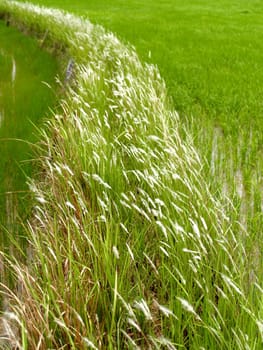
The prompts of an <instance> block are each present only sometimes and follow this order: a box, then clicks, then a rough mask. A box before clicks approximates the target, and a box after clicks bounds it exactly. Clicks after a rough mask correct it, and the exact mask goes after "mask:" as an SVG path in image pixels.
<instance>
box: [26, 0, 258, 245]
mask: <svg viewBox="0 0 263 350" xmlns="http://www.w3.org/2000/svg"><path fill="white" fill-rule="evenodd" d="M32 2H34V3H37V4H43V5H45V6H51V7H52V6H53V7H60V8H63V9H66V10H69V11H71V12H75V13H77V14H78V15H82V16H87V17H88V18H89V19H90V20H92V21H93V22H95V23H99V24H102V25H103V26H104V27H106V28H107V29H109V30H111V31H112V32H114V33H117V34H118V36H119V37H120V38H122V40H126V41H128V42H130V43H132V44H133V45H134V46H135V47H136V50H137V51H138V53H139V56H140V58H141V59H142V60H147V61H150V62H153V63H154V64H157V65H158V68H159V69H160V72H161V75H162V77H163V78H164V80H165V82H166V84H167V87H168V91H169V94H170V95H171V96H172V97H173V101H174V106H175V109H176V110H177V111H178V112H179V113H180V116H181V121H182V122H183V123H184V125H188V126H187V127H188V130H189V129H191V130H192V132H191V134H192V135H193V137H194V140H195V145H196V147H197V148H198V150H199V151H200V153H201V154H202V157H203V158H204V159H205V158H207V159H208V163H207V164H204V166H207V169H206V171H207V176H208V177H209V179H210V180H209V181H210V182H211V183H212V182H213V181H214V182H215V188H216V189H217V188H219V189H221V188H223V190H224V192H225V193H227V195H230V196H232V195H233V194H234V196H235V197H236V198H235V203H236V206H237V207H240V216H241V221H242V223H243V225H244V226H245V227H246V228H247V230H248V232H250V234H253V235H254V237H255V241H256V242H260V241H262V237H261V236H258V232H259V230H261V227H262V226H263V217H262V207H263V204H262V203H263V191H262V188H263V183H262V178H263V174H262V169H263V162H262V159H263V158H262V144H263V136H262V135H263V123H262V120H263V119H262V115H263V107H262V106H263V105H262V96H263V70H262V69H261V67H262V59H263V57H262V52H263V42H262V40H261V32H262V20H263V4H262V2H260V1H258V0H251V1H249V2H248V1H246V0H241V1H235V0H196V1H185V0H173V1H171V0H162V1H156V0H154V1H153V0H144V1H137V0H129V1H122V0H100V1H97V0H90V1H85V0H79V1H78V2H72V1H71V0H32ZM149 52H150V54H151V58H149V57H148V54H149ZM216 189H215V190H216ZM259 244H260V243H259Z"/></svg>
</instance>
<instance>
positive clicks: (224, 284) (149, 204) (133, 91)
mask: <svg viewBox="0 0 263 350" xmlns="http://www.w3.org/2000/svg"><path fill="white" fill-rule="evenodd" d="M0 4H1V3H0ZM3 4H4V5H3V7H6V8H10V7H11V8H12V3H9V2H3ZM13 11H14V13H15V14H16V17H17V18H19V17H20V18H22V19H23V20H24V21H25V22H26V24H27V25H29V26H32V25H33V26H34V27H35V28H38V30H39V28H40V29H41V30H42V31H45V29H46V28H49V35H50V36H51V37H53V38H54V39H55V40H57V41H59V42H60V43H64V44H65V45H68V46H69V47H70V53H71V55H72V57H73V58H74V59H75V64H76V67H75V74H76V76H75V78H76V80H77V84H76V86H74V89H69V91H68V95H67V96H66V97H65V98H66V101H65V102H63V103H62V110H61V112H60V113H58V114H57V115H56V116H54V118H52V119H51V120H50V121H49V122H48V123H47V127H46V130H45V131H43V135H42V136H43V145H42V146H43V150H42V152H41V154H40V159H41V161H42V162H41V164H42V165H41V167H42V169H43V170H42V171H43V172H44V175H45V176H44V178H43V181H42V182H41V181H38V182H37V183H36V184H35V185H34V186H32V190H33V191H34V192H35V194H36V199H37V200H38V205H36V207H35V212H34V214H35V216H34V222H33V223H34V228H33V229H32V230H30V232H29V237H30V241H31V244H32V246H33V247H34V249H35V252H36V253H35V254H34V262H35V263H34V265H33V266H32V270H31V271H28V268H27V267H26V266H25V267H21V265H19V264H18V265H16V264H15V265H14V266H13V267H14V269H15V271H16V273H17V275H18V276H19V281H20V284H22V286H23V288H22V289H20V292H21V293H20V294H19V299H16V298H13V302H14V303H15V308H14V311H15V312H16V314H17V316H18V317H19V319H20V320H22V324H21V323H20V326H21V329H22V341H23V342H24V345H25V346H24V348H27V346H26V344H29V345H28V348H29V349H31V348H32V349H35V348H36V347H37V345H39V347H40V348H41V349H46V348H56V349H58V348H61V347H62V346H68V347H69V348H71V349H84V348H85V346H86V347H87V348H88V347H91V348H93V349H96V348H101V349H105V348H107V349H123V348H127V349H131V348H136V349H137V348H138V347H141V348H150V346H151V347H152V348H154V349H161V348H168V349H174V348H175V347H179V348H186V349H193V350H194V349H199V348H202V347H205V348H207V349H218V348H220V349H237V348H238V349H261V345H262V343H261V333H262V322H261V319H262V300H261V297H262V293H261V292H262V290H261V289H260V286H259V285H260V284H261V282H262V281H261V279H260V269H259V266H258V264H257V262H255V260H254V259H251V256H253V255H255V254H258V255H259V254H260V252H258V251H257V250H255V249H254V247H253V237H252V236H243V237H242V236H240V231H241V229H240V226H239V225H238V224H237V225H235V224H231V223H229V222H228V219H227V217H226V216H225V213H224V208H223V207H222V206H221V204H220V203H217V202H216V201H215V200H214V198H213V196H212V195H211V193H210V191H209V189H208V186H207V184H206V181H205V180H204V178H203V177H202V163H201V162H200V159H199V158H198V156H197V154H196V152H195V150H194V149H193V148H192V147H191V145H189V144H188V143H184V142H182V139H181V138H180V135H179V134H178V129H179V125H180V123H179V120H178V117H177V115H176V114H175V113H174V112H171V110H170V105H169V102H168V101H167V98H166V89H165V87H164V85H163V82H162V80H161V79H160V77H159V76H158V73H157V72H156V71H155V70H154V69H153V68H151V67H147V66H145V65H142V64H141V63H140V62H139V60H138V57H137V56H136V55H135V54H134V53H133V52H132V51H131V50H129V49H127V48H125V46H123V45H122V44H121V43H119V42H118V41H117V40H116V39H115V38H114V37H113V36H111V35H105V33H104V31H103V30H102V29H99V28H96V27H92V26H89V25H88V24H86V23H85V22H78V20H77V19H75V18H74V17H70V16H68V17H65V16H61V15H60V14H59V13H54V17H53V15H52V13H48V12H46V11H44V10H42V11H40V12H37V13H34V9H32V10H30V9H28V10H27V9H24V10H21V12H20V10H19V9H16V8H13ZM31 11H32V12H31ZM61 28H62V29H63V30H61ZM82 31H84V33H88V35H87V36H85V34H80V33H81V32H82ZM83 53H85V54H84V55H83ZM80 63H81V64H80ZM79 64H80V65H79ZM65 121H66V122H65ZM243 238H246V239H245V240H244V239H243ZM248 248H251V249H248ZM250 254H251V255H250ZM257 274H258V276H259V278H258V276H257ZM32 282H33V283H32ZM248 283H249V288H248ZM167 291H168V293H167ZM43 315H44V316H45V317H43ZM7 316H8V314H7V315H5V317H7ZM85 344H86V345H85Z"/></svg>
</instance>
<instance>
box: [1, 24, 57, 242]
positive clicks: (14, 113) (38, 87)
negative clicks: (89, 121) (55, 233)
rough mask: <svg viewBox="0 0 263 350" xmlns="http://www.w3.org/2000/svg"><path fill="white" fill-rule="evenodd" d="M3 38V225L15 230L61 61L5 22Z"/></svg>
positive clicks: (2, 25) (25, 196) (24, 210)
mask: <svg viewBox="0 0 263 350" xmlns="http://www.w3.org/2000/svg"><path fill="white" fill-rule="evenodd" d="M0 37H1V47H0V150H1V167H0V223H1V225H5V226H6V225H7V226H8V229H9V230H10V231H11V230H15V228H14V227H13V228H12V225H13V224H14V223H15V222H16V223H17V221H18V220H17V217H18V215H24V216H25V212H26V208H27V205H26V203H27V201H26V200H25V199H26V198H27V196H28V194H27V192H28V187H27V186H26V177H27V176H31V164H30V162H29V160H30V159H31V158H32V152H31V149H30V145H29V143H32V142H35V141H36V137H35V134H36V133H37V132H36V127H35V126H34V125H38V124H39V121H40V118H39V117H40V116H43V115H44V113H45V111H46V109H47V106H48V105H49V104H51V103H52V100H53V101H54V93H53V92H52V90H51V89H50V88H48V87H47V85H45V84H43V81H45V82H46V83H49V84H53V83H54V76H55V73H56V61H55V60H54V58H52V57H51V56H50V55H48V54H47V53H44V52H42V51H41V50H39V47H38V45H37V43H36V42H35V40H33V39H32V38H28V37H25V36H24V35H22V34H21V33H19V32H18V30H15V29H14V28H8V27H7V26H6V25H5V23H4V22H1V23H0ZM52 81H53V82H52ZM30 153H31V155H30ZM6 192H8V194H5V193H6ZM18 200H19V205H18V204H17V201H18ZM19 206H20V207H21V210H20V211H19V213H18V207H19ZM1 236H2V237H3V231H1ZM2 241H3V240H2V239H1V244H2V243H3V242H2Z"/></svg>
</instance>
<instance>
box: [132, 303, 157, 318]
mask: <svg viewBox="0 0 263 350" xmlns="http://www.w3.org/2000/svg"><path fill="white" fill-rule="evenodd" d="M134 307H135V308H136V309H137V310H140V311H141V312H142V313H143V314H144V316H145V318H146V319H147V320H149V321H151V320H152V319H153V318H152V315H151V312H150V309H149V306H148V305H147V303H146V301H145V300H144V299H141V300H140V301H135V302H134Z"/></svg>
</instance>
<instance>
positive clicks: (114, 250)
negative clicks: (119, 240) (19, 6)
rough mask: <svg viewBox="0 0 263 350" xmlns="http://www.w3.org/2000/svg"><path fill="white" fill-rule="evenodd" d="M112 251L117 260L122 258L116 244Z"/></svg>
mask: <svg viewBox="0 0 263 350" xmlns="http://www.w3.org/2000/svg"><path fill="white" fill-rule="evenodd" d="M112 252H113V254H114V256H115V258H116V259H117V260H118V259H120V254H119V251H118V248H117V247H116V246H115V245H114V246H113V247H112Z"/></svg>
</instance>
